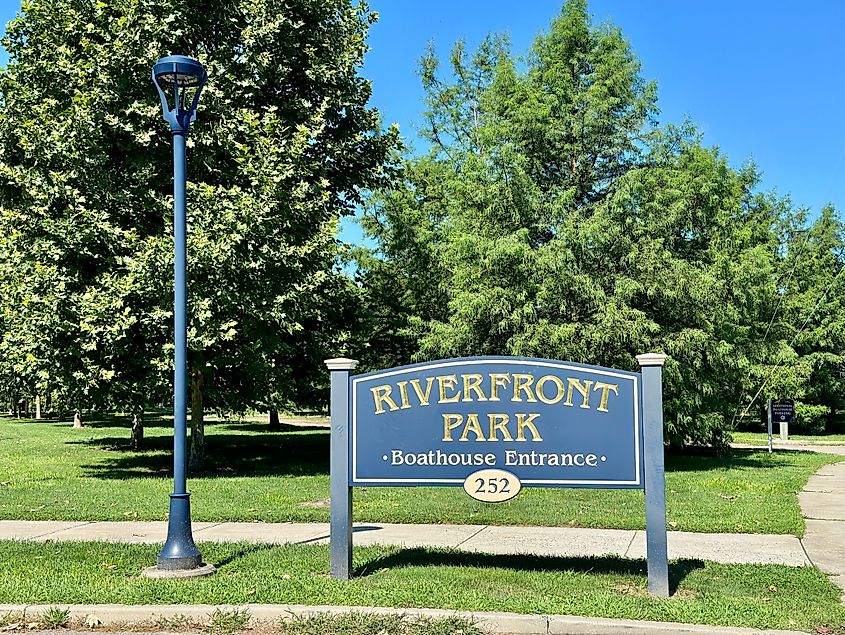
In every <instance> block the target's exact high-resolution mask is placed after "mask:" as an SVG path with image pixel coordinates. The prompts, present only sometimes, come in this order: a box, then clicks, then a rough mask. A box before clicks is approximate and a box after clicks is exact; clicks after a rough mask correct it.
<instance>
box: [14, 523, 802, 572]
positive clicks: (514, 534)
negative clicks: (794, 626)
mask: <svg viewBox="0 0 845 635" xmlns="http://www.w3.org/2000/svg"><path fill="white" fill-rule="evenodd" d="M193 529H194V539H195V540H196V541H197V542H240V541H244V542H252V543H265V544H325V543H327V542H328V539H329V526H328V524H327V523H194V525H193ZM166 533H167V524H166V523H165V522H61V521H12V520H6V521H0V539H18V540H38V541H46V540H51V541H53V540H55V541H68V540H103V541H108V542H123V543H153V544H156V543H163V542H164V539H165V536H166ZM353 542H354V544H355V545H398V546H403V547H451V548H455V549H460V550H462V551H469V552H477V553H492V554H534V555H541V556H560V557H584V556H602V555H612V556H619V557H624V558H645V532H644V531H634V530H621V529H580V528H572V527H507V526H492V525H398V524H388V523H356V524H355V528H354V538H353ZM669 557H670V558H673V559H674V558H686V559H698V560H711V561H715V562H725V563H740V564H785V565H790V566H802V565H808V564H812V562H811V561H810V559H809V558H808V557H807V554H806V553H805V551H804V547H803V546H802V544H801V540H799V539H798V538H796V537H795V536H784V535H762V534H700V533H691V532H684V531H670V532H669Z"/></svg>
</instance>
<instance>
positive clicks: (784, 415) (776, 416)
mask: <svg viewBox="0 0 845 635" xmlns="http://www.w3.org/2000/svg"><path fill="white" fill-rule="evenodd" d="M794 419H795V401H793V400H792V399H775V400H772V421H785V422H787V423H792V421H793V420H794Z"/></svg>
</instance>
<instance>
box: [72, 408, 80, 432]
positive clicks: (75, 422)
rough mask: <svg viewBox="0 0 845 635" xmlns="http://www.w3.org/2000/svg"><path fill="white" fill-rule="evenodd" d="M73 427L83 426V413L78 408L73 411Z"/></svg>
mask: <svg viewBox="0 0 845 635" xmlns="http://www.w3.org/2000/svg"><path fill="white" fill-rule="evenodd" d="M73 427H74V428H81V427H82V413H81V412H80V411H79V410H77V411H76V412H74V413H73Z"/></svg>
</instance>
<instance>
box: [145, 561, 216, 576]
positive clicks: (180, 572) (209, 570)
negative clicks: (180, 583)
mask: <svg viewBox="0 0 845 635" xmlns="http://www.w3.org/2000/svg"><path fill="white" fill-rule="evenodd" d="M213 573H217V569H215V568H214V565H211V564H203V565H200V566H199V567H197V568H196V569H161V568H159V567H158V566H155V567H146V568H145V569H143V570H142V571H141V577H143V578H153V579H156V580H174V579H179V578H201V577H203V576H206V575H212V574H213Z"/></svg>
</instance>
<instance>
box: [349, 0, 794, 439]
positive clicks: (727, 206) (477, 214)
mask: <svg viewBox="0 0 845 635" xmlns="http://www.w3.org/2000/svg"><path fill="white" fill-rule="evenodd" d="M421 77H422V80H423V85H424V88H425V90H426V95H427V98H426V107H427V110H426V112H425V113H424V117H425V121H426V125H425V127H424V131H425V134H426V136H427V139H428V141H429V142H430V151H429V152H428V153H427V154H425V155H423V156H420V157H415V158H414V157H412V158H409V159H408V160H407V161H406V162H405V166H404V172H403V176H404V184H403V186H402V187H396V188H394V189H391V190H389V191H386V192H383V193H382V194H381V197H380V198H379V199H377V200H376V202H375V204H374V206H373V209H372V210H371V212H370V215H369V216H368V218H367V219H366V221H365V227H366V228H367V229H368V231H369V233H370V235H371V236H373V237H374V238H375V239H376V241H377V245H378V247H377V250H376V253H375V254H374V255H372V256H369V257H368V258H364V259H361V261H360V262H361V265H362V269H363V282H364V284H365V287H366V288H367V289H368V293H369V294H370V296H371V297H373V298H383V297H390V298H391V299H392V300H393V303H394V307H395V308H394V311H395V312H396V313H398V316H397V315H391V316H389V319H388V320H385V321H383V322H381V323H380V326H381V327H382V331H381V332H382V339H383V340H388V341H389V340H391V336H392V339H393V341H399V342H401V343H402V345H401V346H399V347H397V348H396V349H388V350H391V352H393V353H395V354H397V358H396V359H394V360H393V361H394V363H398V362H407V361H410V358H413V359H431V358H437V357H450V356H459V355H493V354H506V355H525V356H538V357H551V358H556V359H567V360H572V361H578V362H586V363H594V364H601V365H607V366H614V367H620V368H627V369H634V368H636V362H635V359H634V358H635V356H636V355H637V354H639V353H643V352H650V351H659V352H665V353H667V354H668V355H669V361H668V364H667V367H666V373H665V378H666V426H667V433H668V437H669V439H670V440H671V442H673V443H674V444H678V445H680V444H684V443H715V444H721V443H723V442H724V441H725V440H726V436H725V432H726V431H727V430H728V428H729V423H730V419H731V414H732V409H733V408H735V404H736V403H737V402H738V401H739V400H740V399H741V397H742V394H743V383H742V379H743V378H744V377H745V376H746V375H747V374H748V373H750V372H753V371H754V369H756V368H757V367H758V366H759V365H760V363H761V361H762V360H763V356H764V352H765V351H764V350H763V349H761V348H760V347H755V346H753V345H752V343H753V342H754V341H755V336H756V334H757V333H758V331H759V332H762V329H760V324H761V323H763V324H765V320H766V319H767V318H768V316H769V315H770V312H771V309H772V308H773V305H774V302H775V297H776V295H775V287H774V285H775V277H776V267H777V260H778V257H777V254H778V241H777V234H776V232H775V228H776V226H777V224H778V223H779V222H780V220H781V218H782V216H783V214H784V213H785V208H784V205H783V203H782V202H780V201H777V200H775V199H773V198H772V197H767V196H763V195H760V194H757V193H756V192H755V187H756V185H757V183H758V180H759V178H758V175H757V174H756V172H755V170H754V169H753V167H751V166H749V167H747V168H744V169H742V170H734V169H732V168H731V167H730V166H729V165H728V162H727V159H726V158H725V157H724V156H723V155H721V154H720V153H719V152H718V150H717V149H707V148H704V147H702V146H701V143H700V139H699V137H698V136H697V134H696V133H695V130H694V129H693V128H692V126H691V125H688V124H687V125H685V126H683V127H682V128H675V127H667V128H658V127H657V126H656V121H655V117H656V112H657V108H656V102H655V100H656V87H655V86H654V84H652V83H649V82H647V81H645V80H644V79H643V78H642V77H641V75H640V66H639V62H638V61H637V59H636V56H635V55H634V54H633V52H632V51H631V49H630V46H629V45H628V43H627V42H626V40H625V39H624V38H623V37H622V35H621V34H620V32H619V30H618V29H616V28H614V27H612V26H600V27H595V26H594V25H592V23H591V21H590V17H589V15H588V13H587V8H586V3H585V2H584V1H583V0H569V1H567V2H566V3H565V4H564V6H563V9H562V11H561V14H560V16H559V17H558V18H556V19H555V20H554V21H553V22H552V24H551V27H550V29H549V32H548V33H546V34H544V35H541V36H540V37H539V38H538V39H537V41H536V42H535V44H534V46H533V48H532V50H531V53H530V55H529V56H528V58H527V59H526V60H525V63H524V65H520V64H518V63H517V61H516V60H515V59H514V58H513V56H512V55H511V53H510V52H509V47H508V44H507V41H506V40H504V39H503V38H497V37H491V38H489V39H488V40H487V41H486V42H484V43H483V44H482V45H481V47H480V48H479V49H478V51H477V52H476V53H475V54H473V55H472V56H470V55H468V54H467V53H466V52H465V50H464V47H463V45H461V44H458V45H457V46H456V47H455V49H454V50H453V54H452V57H451V73H449V75H448V76H446V77H445V78H444V77H443V76H442V73H440V71H439V68H438V63H437V59H436V58H435V57H434V55H433V53H431V52H429V53H428V55H426V56H425V57H424V58H423V60H422V65H421ZM371 330H374V331H378V329H371ZM382 350H384V349H382Z"/></svg>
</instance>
